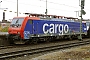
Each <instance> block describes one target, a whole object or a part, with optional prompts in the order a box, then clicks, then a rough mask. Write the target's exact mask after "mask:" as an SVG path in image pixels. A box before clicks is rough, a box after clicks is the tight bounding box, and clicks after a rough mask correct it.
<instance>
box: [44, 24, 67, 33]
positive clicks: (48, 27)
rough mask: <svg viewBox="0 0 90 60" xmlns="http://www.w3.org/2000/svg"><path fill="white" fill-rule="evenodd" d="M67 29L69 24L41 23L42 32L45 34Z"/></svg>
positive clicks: (63, 31)
mask: <svg viewBox="0 0 90 60" xmlns="http://www.w3.org/2000/svg"><path fill="white" fill-rule="evenodd" d="M68 31H69V26H68V25H67V24H65V25H64V24H47V23H45V24H44V25H43V32H44V33H45V34H47V33H59V34H63V33H68Z"/></svg>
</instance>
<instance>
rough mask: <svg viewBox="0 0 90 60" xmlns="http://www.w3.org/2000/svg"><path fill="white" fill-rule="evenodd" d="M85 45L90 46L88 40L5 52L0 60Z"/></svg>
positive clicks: (0, 55)
mask: <svg viewBox="0 0 90 60" xmlns="http://www.w3.org/2000/svg"><path fill="white" fill-rule="evenodd" d="M86 44H90V40H86V41H79V42H74V43H69V44H68V43H67V44H62V45H56V46H49V47H43V48H37V49H27V50H19V51H13V52H5V53H0V60H1V59H2V60H3V59H6V58H11V57H16V56H23V55H27V54H30V55H32V54H37V53H41V52H47V51H53V50H58V49H65V48H70V47H74V46H81V45H86Z"/></svg>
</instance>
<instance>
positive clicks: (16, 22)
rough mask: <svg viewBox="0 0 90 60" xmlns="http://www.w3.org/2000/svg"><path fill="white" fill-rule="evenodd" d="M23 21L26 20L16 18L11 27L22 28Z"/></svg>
mask: <svg viewBox="0 0 90 60" xmlns="http://www.w3.org/2000/svg"><path fill="white" fill-rule="evenodd" d="M23 20H24V18H14V19H13V20H12V22H11V26H12V27H14V26H17V27H20V26H21V24H22V22H23Z"/></svg>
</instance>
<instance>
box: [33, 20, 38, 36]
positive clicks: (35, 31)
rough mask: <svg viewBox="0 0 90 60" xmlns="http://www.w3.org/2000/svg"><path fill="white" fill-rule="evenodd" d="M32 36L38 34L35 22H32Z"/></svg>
mask: <svg viewBox="0 0 90 60" xmlns="http://www.w3.org/2000/svg"><path fill="white" fill-rule="evenodd" d="M33 34H35V35H36V34H38V22H37V20H33Z"/></svg>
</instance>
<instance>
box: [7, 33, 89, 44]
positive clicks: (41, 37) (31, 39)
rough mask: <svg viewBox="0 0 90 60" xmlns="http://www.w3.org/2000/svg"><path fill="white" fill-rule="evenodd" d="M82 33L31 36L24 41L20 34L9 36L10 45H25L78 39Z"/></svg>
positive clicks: (84, 34)
mask: <svg viewBox="0 0 90 60" xmlns="http://www.w3.org/2000/svg"><path fill="white" fill-rule="evenodd" d="M79 35H80V33H72V34H65V35H59V34H58V35H57V34H56V35H55V34H32V35H29V39H22V38H21V37H20V35H19V34H9V35H8V36H7V38H8V40H9V42H10V43H15V44H25V43H37V42H38V41H47V42H49V41H53V40H55V39H60V40H61V39H73V38H78V36H79ZM86 35H87V33H82V36H83V37H84V36H86Z"/></svg>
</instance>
